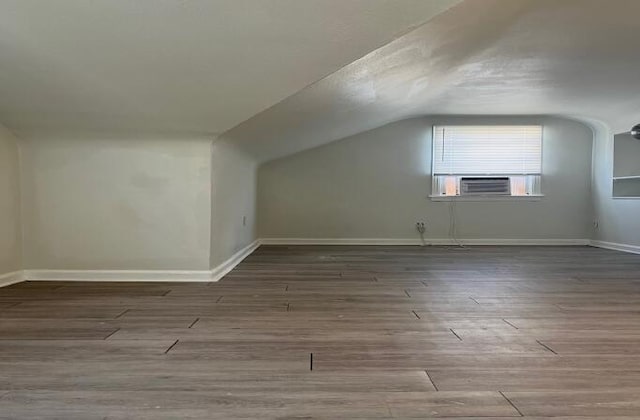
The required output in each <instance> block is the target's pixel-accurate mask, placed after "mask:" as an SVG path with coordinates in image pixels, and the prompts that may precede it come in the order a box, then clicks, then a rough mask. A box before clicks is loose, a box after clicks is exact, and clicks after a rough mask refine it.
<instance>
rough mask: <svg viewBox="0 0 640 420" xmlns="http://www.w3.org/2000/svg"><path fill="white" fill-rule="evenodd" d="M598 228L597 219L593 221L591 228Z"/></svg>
mask: <svg viewBox="0 0 640 420" xmlns="http://www.w3.org/2000/svg"><path fill="white" fill-rule="evenodd" d="M599 227H600V221H599V220H598V219H593V228H594V229H596V230H597V229H598V228H599Z"/></svg>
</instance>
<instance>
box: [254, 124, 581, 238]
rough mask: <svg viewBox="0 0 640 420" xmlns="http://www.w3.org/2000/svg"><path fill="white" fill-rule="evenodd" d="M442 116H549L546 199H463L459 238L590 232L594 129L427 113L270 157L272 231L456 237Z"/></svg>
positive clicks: (267, 183) (266, 192)
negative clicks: (439, 172) (444, 190)
mask: <svg viewBox="0 0 640 420" xmlns="http://www.w3.org/2000/svg"><path fill="white" fill-rule="evenodd" d="M434 124H542V125H543V126H544V132H543V136H544V141H543V193H544V194H545V197H543V198H542V199H540V201H534V202H522V201H511V202H508V201H507V202H505V201H498V202H494V201H485V202H458V203H456V205H455V212H456V215H457V236H458V237H459V238H465V239H585V238H590V237H591V230H590V229H591V217H592V211H591V195H590V186H591V155H592V141H593V134H592V132H591V130H590V129H589V128H588V127H587V126H585V125H582V124H580V123H577V122H574V121H569V120H563V119H559V118H551V117H509V118H506V117H503V118H501V117H424V118H415V119H409V120H404V121H401V122H397V123H393V124H389V125H386V126H383V127H380V128H378V129H375V130H372V131H368V132H364V133H361V134H358V135H355V136H352V137H349V138H346V139H343V140H340V141H337V142H334V143H330V144H328V145H324V146H321V147H318V148H315V149H311V150H308V151H304V152H301V153H299V154H296V155H293V156H289V157H286V158H282V159H278V160H275V161H272V162H268V163H266V164H263V165H262V166H261V167H260V169H259V176H258V214H259V232H260V237H263V238H384V239H417V238H418V236H417V233H416V231H415V227H414V225H415V222H416V221H420V220H424V221H426V223H427V235H426V236H427V237H428V238H438V239H443V238H448V237H449V221H450V217H449V212H450V210H451V203H449V202H435V201H431V200H430V199H428V198H427V196H428V195H429V194H430V190H431V179H430V165H431V160H430V159H431V130H432V126H433V125H434Z"/></svg>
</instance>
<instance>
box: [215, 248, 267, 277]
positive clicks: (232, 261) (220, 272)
mask: <svg viewBox="0 0 640 420" xmlns="http://www.w3.org/2000/svg"><path fill="white" fill-rule="evenodd" d="M261 244H262V242H261V241H260V240H259V239H256V240H255V241H253V242H252V243H250V244H249V245H247V246H246V247H244V248H242V249H241V250H240V251H238V252H236V253H235V254H233V255H232V256H231V257H229V258H228V259H227V260H226V261H224V262H223V263H221V264H218V266H216V267H215V268H213V269H212V270H211V278H210V280H209V281H219V280H220V279H221V278H223V277H224V276H225V275H226V274H227V273H228V272H229V271H231V270H233V269H234V268H235V266H236V265H238V264H240V263H241V262H242V260H244V259H245V258H247V257H248V256H249V255H250V254H251V253H252V252H253V251H255V250H256V249H257V248H258V247H259V246H260V245H261Z"/></svg>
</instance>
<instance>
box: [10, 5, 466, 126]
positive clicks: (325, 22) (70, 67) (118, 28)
mask: <svg viewBox="0 0 640 420" xmlns="http://www.w3.org/2000/svg"><path fill="white" fill-rule="evenodd" d="M457 2H458V0H93V1H88V0H0V59H1V60H2V61H1V69H0V121H2V122H3V123H4V124H5V125H7V126H8V127H10V128H12V129H14V130H21V129H42V128H44V129H64V130H74V129H82V130H86V129H89V130H93V129H99V130H144V131H190V132H199V133H219V132H223V131H225V130H227V129H229V128H231V127H233V126H234V125H236V124H238V123H240V122H242V121H244V120H246V119H248V118H250V117H251V116H253V115H255V114H256V113H258V112H260V111H262V110H264V109H265V108H267V107H269V106H271V105H273V104H275V103H277V102H278V101H280V100H282V99H284V98H286V97H287V96H289V95H292V94H294V93H295V92H297V91H299V90H300V89H302V88H303V87H305V86H306V85H308V84H310V83H312V82H315V81H317V80H318V79H320V78H322V77H324V76H326V75H328V74H330V73H332V72H334V71H336V70H338V69H339V68H340V67H342V66H344V65H346V64H348V63H350V62H352V61H353V60H355V59H357V58H359V57H362V56H363V55H365V54H366V53H368V52H370V51H372V50H374V49H376V48H378V47H380V46H381V45H384V44H385V43H387V42H388V41H391V40H392V39H394V38H396V37H397V36H399V35H401V34H403V33H405V32H407V31H408V30H409V29H411V28H415V27H417V26H418V25H419V24H421V23H423V22H425V21H427V20H428V19H430V18H431V17H432V16H434V15H436V14H438V13H439V12H441V11H443V10H445V9H446V8H448V7H450V6H451V5H453V4H455V3H457Z"/></svg>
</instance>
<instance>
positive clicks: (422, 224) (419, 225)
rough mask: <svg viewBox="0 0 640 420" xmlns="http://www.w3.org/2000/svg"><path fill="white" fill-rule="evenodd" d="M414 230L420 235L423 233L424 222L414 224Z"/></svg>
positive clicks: (425, 228) (424, 228) (424, 230)
mask: <svg viewBox="0 0 640 420" xmlns="http://www.w3.org/2000/svg"><path fill="white" fill-rule="evenodd" d="M416 230H417V231H418V232H420V233H425V232H426V230H427V226H426V224H425V223H424V222H416Z"/></svg>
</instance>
